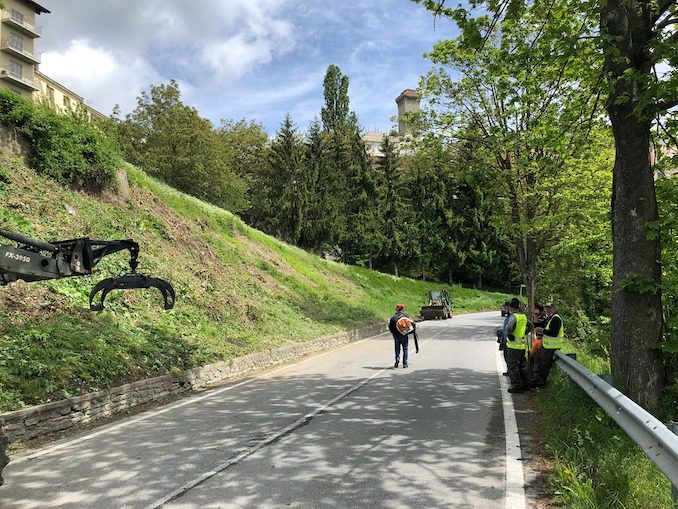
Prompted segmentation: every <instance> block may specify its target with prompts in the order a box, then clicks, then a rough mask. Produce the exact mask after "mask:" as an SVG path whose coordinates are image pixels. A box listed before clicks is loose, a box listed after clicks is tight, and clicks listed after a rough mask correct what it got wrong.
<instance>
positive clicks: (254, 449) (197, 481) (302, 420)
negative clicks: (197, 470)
mask: <svg viewBox="0 0 678 509" xmlns="http://www.w3.org/2000/svg"><path fill="white" fill-rule="evenodd" d="M389 369H390V368H383V369H381V370H379V371H377V372H376V373H374V374H373V375H372V376H370V377H369V378H365V379H364V380H362V381H361V382H359V383H357V384H355V385H354V386H353V387H351V388H349V389H347V390H345V391H344V392H342V393H341V394H339V395H338V396H336V397H334V398H332V399H331V400H329V401H327V402H325V403H323V404H322V405H320V406H318V407H317V408H316V409H315V410H313V411H312V412H310V413H308V414H306V415H304V416H303V417H300V418H299V419H297V420H296V421H294V422H293V423H291V424H289V425H287V426H285V427H284V428H282V429H280V430H279V431H277V432H276V433H274V434H273V435H270V436H268V437H267V438H265V439H263V440H261V441H260V442H259V443H257V444H256V445H254V446H252V447H249V448H248V449H246V450H244V451H243V452H241V453H240V454H238V455H237V456H235V457H234V458H231V459H229V460H228V461H226V462H224V463H222V464H221V465H219V466H217V467H216V468H215V469H214V470H210V471H208V472H205V473H204V474H202V475H200V476H198V477H196V478H195V479H193V480H192V481H189V482H188V483H186V484H184V485H183V486H181V487H180V488H178V489H176V490H174V491H173V492H171V493H169V494H168V495H165V496H164V497H162V498H161V499H158V500H156V501H155V502H153V503H152V504H150V505H148V506H146V508H145V509H158V508H160V507H162V506H164V505H165V504H166V503H167V502H170V501H172V500H174V499H176V498H179V497H180V496H181V495H183V494H184V493H186V492H187V491H189V490H191V489H193V488H195V487H196V486H198V485H199V484H202V483H203V482H205V481H207V480H208V479H210V478H211V477H214V476H215V475H217V474H219V473H220V472H223V471H224V470H226V469H227V468H229V467H231V466H233V465H235V464H236V463H238V462H240V461H242V460H243V459H245V458H247V457H248V456H250V455H252V454H254V453H255V452H257V451H258V450H259V449H261V448H262V447H264V446H266V445H268V444H270V443H271V442H275V441H276V440H278V439H280V438H281V437H284V436H285V435H287V434H288V433H291V432H292V431H294V430H296V429H297V428H300V427H301V426H303V425H305V424H307V423H308V422H309V421H310V420H311V419H313V418H314V417H315V416H316V415H318V414H319V413H321V412H323V411H324V410H325V409H327V408H329V407H331V406H332V405H334V404H335V403H337V402H338V401H340V400H342V399H344V398H345V397H346V396H348V395H349V394H351V393H352V392H355V391H357V390H358V389H360V388H361V387H362V386H363V385H365V384H367V383H369V382H370V381H371V380H372V379H373V378H376V377H377V376H379V375H381V374H382V373H383V372H384V371H387V370H389Z"/></svg>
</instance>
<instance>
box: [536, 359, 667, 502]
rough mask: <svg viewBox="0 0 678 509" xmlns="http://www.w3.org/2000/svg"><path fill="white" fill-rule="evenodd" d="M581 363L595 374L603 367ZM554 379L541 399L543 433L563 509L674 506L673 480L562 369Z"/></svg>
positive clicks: (552, 376)
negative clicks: (586, 365) (564, 508)
mask: <svg viewBox="0 0 678 509" xmlns="http://www.w3.org/2000/svg"><path fill="white" fill-rule="evenodd" d="M578 360H580V361H581V362H583V363H585V364H590V365H589V367H590V368H591V369H593V370H596V369H598V368H596V367H594V365H599V364H600V362H599V361H597V360H596V359H588V358H587V357H586V356H579V357H578ZM591 363H592V364H593V365H591ZM603 369H607V368H603ZM597 372H600V371H597ZM549 380H550V382H549V386H548V388H547V389H545V390H543V391H542V392H540V393H539V394H538V396H537V401H538V406H539V410H540V411H541V413H542V415H543V418H544V427H543V429H541V430H540V431H541V436H542V437H543V438H544V440H545V447H546V449H547V451H548V453H549V455H551V456H552V457H553V460H554V462H555V465H554V472H553V475H552V477H551V479H550V481H551V484H552V486H553V489H554V491H555V493H556V495H557V496H558V499H559V502H560V503H561V504H562V505H563V507H568V508H578V509H585V508H586V509H589V508H590V509H593V508H606V509H622V508H623V509H645V508H652V509H670V508H671V507H673V503H672V501H671V484H670V482H669V481H668V480H667V479H666V477H665V476H664V475H663V474H662V473H661V472H659V471H658V469H657V468H656V467H655V466H654V464H653V463H652V462H651V461H650V460H649V459H648V458H647V456H646V455H645V454H644V453H643V451H642V449H641V448H640V447H638V446H637V445H635V444H634V443H633V441H632V440H631V439H630V438H629V437H628V436H627V435H626V433H625V432H624V431H623V430H622V429H621V428H619V427H618V426H616V425H615V423H614V422H613V421H612V419H611V418H610V417H608V416H607V415H606V414H605V412H604V411H603V410H602V409H601V408H600V407H599V406H598V405H597V404H596V403H595V402H593V401H592V400H591V399H590V398H589V397H588V395H586V393H584V392H583V391H582V390H581V389H580V388H579V387H578V386H577V385H576V384H574V382H572V381H571V380H570V379H569V378H568V377H567V376H566V375H564V374H563V373H562V372H560V370H558V369H556V370H554V372H553V374H552V375H551V377H550V379H549Z"/></svg>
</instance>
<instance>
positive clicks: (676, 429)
mask: <svg viewBox="0 0 678 509" xmlns="http://www.w3.org/2000/svg"><path fill="white" fill-rule="evenodd" d="M666 427H667V428H669V429H670V430H671V431H673V433H674V435H678V422H673V421H671V422H669V423H668V424H667V425H666ZM671 494H672V495H673V507H674V508H675V509H678V486H676V485H675V484H671Z"/></svg>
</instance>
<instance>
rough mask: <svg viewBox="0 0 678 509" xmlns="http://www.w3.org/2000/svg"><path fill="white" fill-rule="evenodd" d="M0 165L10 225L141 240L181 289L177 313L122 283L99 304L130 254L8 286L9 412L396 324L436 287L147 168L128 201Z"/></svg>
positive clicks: (459, 293)
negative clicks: (217, 201)
mask: <svg viewBox="0 0 678 509" xmlns="http://www.w3.org/2000/svg"><path fill="white" fill-rule="evenodd" d="M0 168H7V169H8V171H7V173H8V175H9V179H10V183H8V184H6V185H7V191H6V192H4V195H3V197H2V198H3V203H2V206H1V207H0V220H1V221H2V227H3V228H9V229H14V230H17V231H20V232H22V233H27V234H30V235H32V236H35V237H37V238H43V239H62V238H74V237H77V236H84V235H87V236H90V237H94V238H102V239H114V238H128V237H131V238H134V239H135V240H137V241H138V242H139V243H140V245H141V253H140V259H139V261H140V264H141V265H140V270H142V271H143V272H145V273H149V274H153V275H157V276H158V277H162V278H164V279H167V280H168V281H171V282H172V284H173V285H174V287H175V289H176V291H177V305H176V307H175V309H174V310H172V311H171V312H167V313H163V312H160V311H159V310H160V297H159V295H158V293H157V292H156V291H155V290H148V291H143V290H140V291H129V292H112V293H111V295H110V297H109V298H108V299H107V309H106V310H105V311H104V312H102V313H100V314H93V313H90V312H89V311H88V310H87V296H88V294H89V290H90V289H91V287H92V285H94V284H95V282H96V281H98V280H100V279H101V278H103V277H107V276H109V275H114V274H118V273H120V272H121V271H123V270H125V266H126V263H127V259H126V257H125V256H124V254H119V255H114V256H110V257H107V258H105V259H103V260H102V262H101V263H100V264H99V265H98V269H99V271H98V273H97V274H96V277H91V278H68V279H63V280H58V281H49V282H46V283H33V284H26V283H19V284H17V285H13V286H10V287H2V288H1V289H0V411H8V410H14V409H17V408H21V407H23V406H25V405H32V404H37V403H43V402H46V401H50V400H53V399H58V398H62V397H64V396H69V395H77V394H82V393H86V392H88V391H93V390H98V389H103V388H106V387H110V386H112V385H118V384H122V383H126V382H130V381H133V380H139V379H143V378H147V377H150V376H154V375H160V374H166V373H174V374H176V373H180V372H181V371H183V370H185V369H187V368H190V367H192V366H198V365H201V364H204V363H207V362H214V361H218V360H228V359H232V358H234V357H236V356H240V355H245V354H248V353H252V352H256V351H261V350H265V349H269V348H277V347H280V346H283V345H289V344H293V343H296V342H299V341H305V340H309V339H312V338H316V337H319V336H322V335H326V334H331V333H337V332H340V331H344V330H347V329H351V328H354V327H358V326H361V325H364V324H367V323H375V322H383V321H385V320H386V319H387V318H388V317H389V316H390V314H391V313H392V311H393V304H394V303H395V302H404V303H405V304H406V305H407V306H408V309H410V310H411V311H412V312H414V313H416V311H417V310H418V308H419V306H421V305H422V304H423V296H424V294H425V292H426V290H427V289H428V287H429V286H428V284H426V283H423V282H420V281H413V280H410V279H406V278H395V277H393V276H389V275H385V274H380V273H377V272H371V271H369V270H366V269H363V268H360V267H351V266H347V265H344V264H339V263H335V262H331V261H328V260H324V259H322V258H320V257H318V256H314V255H312V254H309V253H307V252H305V251H302V250H301V249H298V248H296V247H293V246H290V245H288V244H285V243H283V242H280V241H278V240H276V239H274V238H272V237H269V236H267V235H265V234H263V233H261V232H259V231H257V230H253V229H251V228H249V227H248V226H246V225H245V224H244V223H243V221H242V220H241V219H239V218H238V217H237V216H234V215H233V214H231V213H229V212H226V211H224V210H222V209H219V208H218V207H216V206H214V205H211V204H208V203H205V202H201V201H200V200H198V199H196V198H194V197H191V196H188V195H186V194H183V193H181V192H179V191H177V190H176V189H173V188H171V187H169V186H168V185H166V184H164V183H162V182H160V181H158V180H155V179H153V178H151V177H149V176H147V175H146V174H145V173H144V172H142V171H140V170H138V169H136V168H134V167H127V168H126V170H127V174H128V179H129V181H130V185H131V193H132V200H130V202H129V203H125V204H123V205H116V203H117V201H115V200H114V201H112V202H110V201H106V200H104V199H101V198H99V199H95V198H93V197H91V196H89V195H87V194H84V193H79V192H74V191H71V190H69V189H67V188H64V187H62V186H59V185H57V184H56V183H55V182H54V181H53V180H52V179H51V178H46V177H41V176H38V175H36V174H35V173H34V172H32V171H31V170H28V169H26V168H23V167H21V166H20V165H16V164H15V163H14V162H12V161H9V160H7V159H6V158H5V157H3V156H0ZM1 192H2V191H0V193H1ZM64 203H68V204H69V205H71V206H72V207H73V208H74V209H75V210H76V214H75V215H72V214H69V213H68V212H66V211H65V209H64V208H63V204H64ZM46 208H47V209H49V210H50V211H51V212H50V214H49V215H46V214H44V210H46ZM452 294H453V297H454V299H455V306H456V308H457V309H468V310H479V309H497V308H498V305H499V304H500V303H501V302H503V301H504V300H506V296H505V295H503V294H498V293H486V292H473V291H470V290H466V289H461V288H456V287H454V288H452ZM281 323H284V324H285V327H281Z"/></svg>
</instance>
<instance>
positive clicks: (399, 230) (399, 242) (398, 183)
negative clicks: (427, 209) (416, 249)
mask: <svg viewBox="0 0 678 509" xmlns="http://www.w3.org/2000/svg"><path fill="white" fill-rule="evenodd" d="M381 153H382V156H381V157H379V158H378V160H377V166H376V169H377V171H378V172H379V173H380V176H379V178H380V180H381V182H382V186H383V187H382V192H381V196H380V200H379V208H380V211H381V213H380V215H381V217H382V221H383V232H384V243H383V248H382V249H383V251H382V256H381V257H382V259H384V260H385V261H386V262H387V263H388V264H389V265H390V267H391V268H392V269H393V273H394V274H395V275H396V276H398V275H400V268H401V266H402V263H403V261H404V260H406V259H407V257H408V255H409V253H408V237H409V235H410V234H411V233H412V232H411V229H412V228H411V225H410V224H409V223H408V216H409V211H410V210H411V209H410V207H409V206H408V204H407V203H406V201H405V193H404V192H403V185H402V184H403V180H402V175H401V168H400V161H399V157H398V154H397V152H396V147H395V146H394V145H393V143H392V142H391V140H390V139H389V137H388V136H385V137H384V141H383V142H382V144H381Z"/></svg>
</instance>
